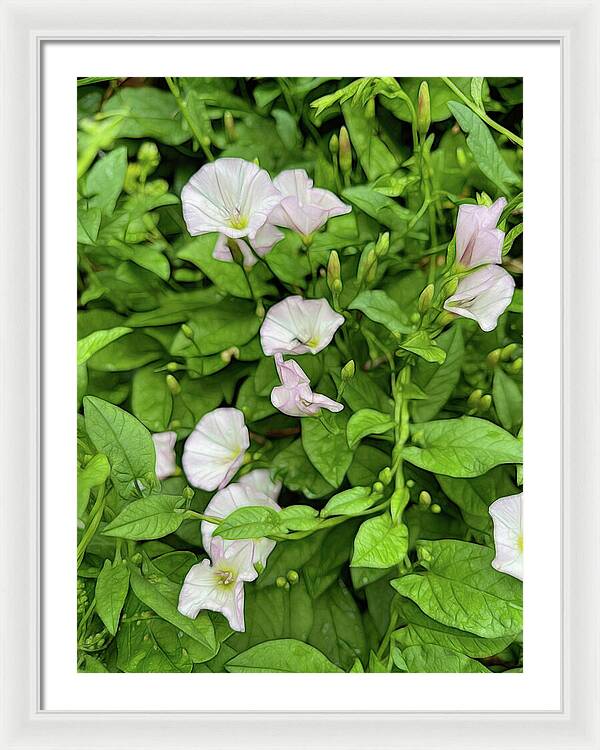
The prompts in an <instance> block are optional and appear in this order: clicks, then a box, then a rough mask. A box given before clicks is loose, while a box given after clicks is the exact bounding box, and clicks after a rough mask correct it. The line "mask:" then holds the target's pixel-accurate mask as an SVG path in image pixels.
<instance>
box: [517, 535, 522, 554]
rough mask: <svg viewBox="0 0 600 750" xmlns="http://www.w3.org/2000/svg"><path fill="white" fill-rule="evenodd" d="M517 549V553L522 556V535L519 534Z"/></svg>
mask: <svg viewBox="0 0 600 750" xmlns="http://www.w3.org/2000/svg"><path fill="white" fill-rule="evenodd" d="M517 547H518V548H519V552H520V553H521V554H523V534H519V536H518V537H517Z"/></svg>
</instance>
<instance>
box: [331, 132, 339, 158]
mask: <svg viewBox="0 0 600 750" xmlns="http://www.w3.org/2000/svg"><path fill="white" fill-rule="evenodd" d="M339 150H340V139H339V138H338V137H337V134H336V133H334V134H333V135H332V136H331V138H330V139H329V151H330V153H331V155H332V156H336V155H337V153H338V151H339Z"/></svg>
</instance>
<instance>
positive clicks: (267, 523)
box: [213, 505, 285, 539]
mask: <svg viewBox="0 0 600 750" xmlns="http://www.w3.org/2000/svg"><path fill="white" fill-rule="evenodd" d="M284 532H285V529H283V528H282V527H281V525H280V522H279V514H278V513H277V511H276V510H275V509H274V508H268V507H266V506H264V505H249V506H244V507H242V508H236V510H234V511H233V513H230V514H229V515H228V516H227V518H225V519H224V520H223V521H221V523H220V524H219V525H218V526H217V528H216V529H215V531H214V532H213V534H214V535H216V536H221V537H223V539H258V538H260V537H264V536H270V535H272V534H277V533H284Z"/></svg>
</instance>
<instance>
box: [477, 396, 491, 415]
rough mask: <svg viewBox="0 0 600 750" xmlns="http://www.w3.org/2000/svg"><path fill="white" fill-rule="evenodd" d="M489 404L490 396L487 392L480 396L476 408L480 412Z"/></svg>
mask: <svg viewBox="0 0 600 750" xmlns="http://www.w3.org/2000/svg"><path fill="white" fill-rule="evenodd" d="M491 405H492V397H491V396H490V394H489V393H487V394H486V395H485V396H482V397H481V400H480V401H479V406H478V407H477V410H478V411H480V412H484V411H487V410H488V409H489V408H490V406H491Z"/></svg>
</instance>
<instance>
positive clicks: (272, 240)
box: [213, 223, 283, 268]
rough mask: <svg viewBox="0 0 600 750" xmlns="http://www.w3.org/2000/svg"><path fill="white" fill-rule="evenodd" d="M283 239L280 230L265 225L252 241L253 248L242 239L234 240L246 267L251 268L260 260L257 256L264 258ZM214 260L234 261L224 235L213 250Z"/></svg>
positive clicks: (218, 239) (219, 237)
mask: <svg viewBox="0 0 600 750" xmlns="http://www.w3.org/2000/svg"><path fill="white" fill-rule="evenodd" d="M281 239H283V232H280V231H279V229H277V227H274V226H273V225H272V224H269V223H266V224H263V225H262V227H261V228H260V229H259V230H258V232H257V233H256V236H255V237H254V239H253V240H252V247H250V245H249V244H248V243H247V242H246V241H245V240H242V239H237V240H233V242H235V243H236V244H237V246H238V248H239V250H240V252H241V254H242V257H243V259H244V266H246V268H250V267H251V266H253V265H254V264H255V263H256V262H257V261H258V258H257V257H256V256H257V255H258V256H259V257H261V258H264V256H265V255H266V254H267V253H268V252H269V251H270V250H271V249H272V248H273V246H274V245H275V244H276V243H277V242H279V240H281ZM230 241H231V240H230ZM213 258H216V259H217V260H225V261H229V262H232V261H233V256H232V254H231V250H230V249H229V246H228V244H227V237H226V236H225V235H224V234H220V235H219V236H218V237H217V243H216V245H215V249H214V250H213Z"/></svg>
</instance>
